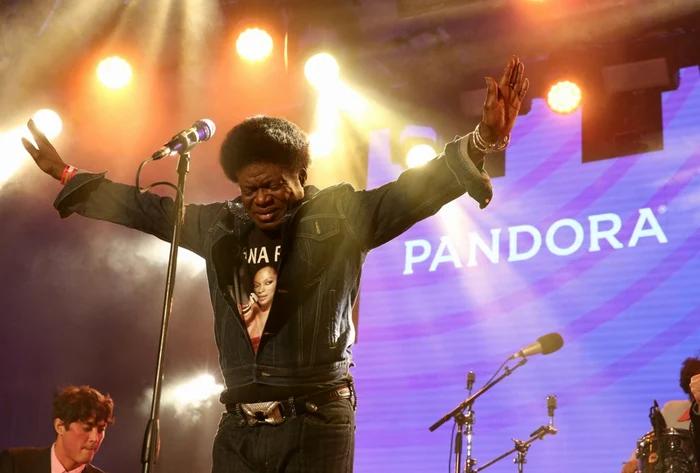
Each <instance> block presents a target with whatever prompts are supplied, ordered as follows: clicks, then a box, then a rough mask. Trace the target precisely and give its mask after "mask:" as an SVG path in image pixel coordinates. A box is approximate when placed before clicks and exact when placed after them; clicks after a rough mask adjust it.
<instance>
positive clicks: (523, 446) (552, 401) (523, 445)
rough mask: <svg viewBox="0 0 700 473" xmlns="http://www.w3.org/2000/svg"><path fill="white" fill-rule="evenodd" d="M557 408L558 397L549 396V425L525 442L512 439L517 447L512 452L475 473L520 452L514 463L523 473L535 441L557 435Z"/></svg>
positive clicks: (499, 457)
mask: <svg viewBox="0 0 700 473" xmlns="http://www.w3.org/2000/svg"><path fill="white" fill-rule="evenodd" d="M556 408H557V397H556V396H554V395H550V396H547V415H548V416H549V425H542V426H540V428H538V429H537V430H535V431H534V432H532V433H531V434H530V438H529V439H528V440H527V441H525V442H523V441H522V440H517V439H512V440H513V443H514V444H515V447H514V448H512V449H511V450H508V451H507V452H506V453H504V454H503V455H500V456H498V457H496V458H494V459H493V460H491V461H489V462H486V463H484V465H483V466H482V467H481V468H477V469H475V470H473V472H474V473H477V472H478V471H481V470H484V469H486V468H488V467H489V466H491V465H493V464H494V463H496V462H498V461H500V460H503V459H504V458H505V457H507V456H508V455H510V454H511V453H515V452H518V455H517V457H516V458H515V459H514V460H513V462H514V463H516V464H517V465H518V473H523V465H525V463H527V460H526V458H525V456H526V455H527V451H528V450H529V449H530V445H532V443H533V442H534V441H535V440H542V439H544V436H545V435H548V434H551V435H554V434H556V433H557V429H555V428H554V411H555V410H556Z"/></svg>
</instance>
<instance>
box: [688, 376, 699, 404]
mask: <svg viewBox="0 0 700 473" xmlns="http://www.w3.org/2000/svg"><path fill="white" fill-rule="evenodd" d="M690 393H691V394H692V395H693V397H694V398H695V402H697V403H698V404H700V374H696V375H695V376H693V377H692V378H690Z"/></svg>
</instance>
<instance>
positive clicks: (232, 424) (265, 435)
mask: <svg viewBox="0 0 700 473" xmlns="http://www.w3.org/2000/svg"><path fill="white" fill-rule="evenodd" d="M354 454H355V411H354V410H353V407H352V402H351V400H350V399H340V400H338V401H334V402H330V403H328V404H324V405H322V406H320V407H319V408H318V411H316V412H315V413H313V414H304V415H302V416H299V417H295V418H291V419H286V420H285V421H284V423H282V424H280V425H256V426H254V427H251V426H249V425H248V424H247V423H246V422H245V418H242V417H240V416H239V415H238V414H236V413H235V412H225V413H224V414H223V416H222V418H221V422H220V423H219V430H218V431H217V433H216V437H215V438H214V451H213V461H214V465H213V467H212V473H273V472H274V473H302V472H303V473H309V472H313V473H351V472H352V465H353V459H354Z"/></svg>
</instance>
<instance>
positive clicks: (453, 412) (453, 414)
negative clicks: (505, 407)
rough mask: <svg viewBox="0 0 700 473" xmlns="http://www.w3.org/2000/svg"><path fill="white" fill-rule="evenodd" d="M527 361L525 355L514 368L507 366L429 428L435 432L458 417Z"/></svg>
mask: <svg viewBox="0 0 700 473" xmlns="http://www.w3.org/2000/svg"><path fill="white" fill-rule="evenodd" d="M525 363H527V358H525V357H523V358H521V359H520V361H518V364H516V365H515V366H514V367H513V368H512V369H511V368H508V367H507V366H506V367H505V368H504V369H503V370H504V373H503V374H502V375H501V376H499V377H498V378H496V379H494V380H493V381H491V382H490V383H488V384H486V385H484V387H483V388H481V389H479V390H478V391H477V392H476V393H474V395H472V396H469V397H468V398H467V399H465V400H464V401H462V402H461V403H460V404H459V406H457V407H455V408H454V409H452V410H451V411H450V412H448V413H447V414H445V415H444V416H442V417H441V418H440V420H438V421H437V422H435V423H434V424H433V425H431V426H430V428H429V430H430V431H431V432H434V431H435V430H436V429H438V428H439V427H440V426H441V425H442V424H444V423H445V422H447V421H448V420H450V419H451V418H452V417H456V416H457V414H460V413H461V412H462V411H463V410H464V409H466V408H467V407H468V406H471V405H472V404H474V401H476V400H477V399H479V398H480V397H481V396H482V395H483V394H484V393H485V392H486V391H488V390H489V389H491V388H492V387H494V386H495V385H497V384H498V383H500V382H501V380H503V378H505V377H506V376H510V374H511V373H513V371H515V370H516V369H518V368H520V367H521V366H523V365H524V364H525Z"/></svg>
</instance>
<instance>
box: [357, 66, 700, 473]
mask: <svg viewBox="0 0 700 473" xmlns="http://www.w3.org/2000/svg"><path fill="white" fill-rule="evenodd" d="M681 72H682V74H681V85H680V88H679V89H678V90H676V91H674V92H670V93H666V94H664V97H663V118H664V128H665V131H664V140H665V148H664V150H663V151H659V152H652V153H647V154H641V155H634V156H627V157H623V158H617V159H610V160H605V161H598V162H593V163H587V164H583V163H582V162H581V114H580V112H579V113H574V114H571V115H568V116H559V115H556V114H554V113H552V112H551V111H549V109H548V108H547V105H546V104H545V103H544V102H543V101H542V100H536V101H535V102H534V103H533V108H532V111H531V112H530V113H529V114H528V115H526V116H523V117H521V118H520V119H519V121H518V124H517V126H516V129H515V130H514V133H513V137H512V144H511V146H510V148H509V150H508V155H507V174H506V176H505V177H502V178H498V179H495V180H494V189H495V196H494V200H493V203H492V204H491V205H489V207H488V208H487V209H486V210H483V211H480V210H479V209H478V206H477V205H476V203H475V202H473V201H472V200H471V199H469V198H468V197H463V198H461V199H459V200H458V201H456V202H453V203H451V204H449V205H447V206H446V207H444V208H443V209H442V210H441V211H440V213H439V214H438V215H437V216H435V217H432V218H430V219H428V220H427V221H424V222H421V223H419V224H417V225H415V226H414V227H413V228H411V229H410V230H409V231H408V232H406V233H405V234H404V235H402V236H401V237H399V238H397V239H396V240H394V241H392V242H390V243H388V244H386V245H384V246H383V247H381V248H379V249H377V250H375V251H373V252H372V253H371V254H370V256H369V258H368V260H367V263H366V265H365V268H364V273H363V280H362V290H361V307H360V320H361V324H360V327H359V343H358V344H357V346H356V348H355V349H354V358H355V361H356V363H357V368H355V370H354V373H355V376H356V379H357V388H358V391H359V395H360V404H359V410H358V420H357V423H358V427H357V453H356V468H355V471H356V472H380V471H381V472H386V471H391V472H399V471H410V472H430V473H433V472H436V471H447V468H448V465H447V462H448V453H449V446H450V437H451V433H450V432H451V427H452V424H451V423H448V424H445V425H444V426H443V427H442V428H440V429H439V430H438V431H436V432H433V433H431V432H429V431H428V427H429V426H430V425H431V424H432V423H433V422H434V421H436V420H437V419H439V418H440V417H441V416H442V415H443V414H444V413H446V412H448V411H450V410H451V409H452V408H454V407H456V406H457V404H459V402H460V401H462V400H463V399H464V398H466V396H467V393H466V390H465V377H466V374H467V373H468V371H469V370H470V369H471V370H474V371H475V373H476V375H477V382H476V387H477V388H478V387H480V386H481V385H482V384H483V383H484V382H485V381H486V380H487V379H488V378H489V377H490V376H491V374H492V373H493V372H494V371H495V370H496V368H497V367H498V366H499V365H500V364H501V362H502V361H504V360H505V358H506V357H507V356H509V355H511V354H512V353H514V352H515V351H517V350H518V349H519V348H520V347H522V346H524V345H527V344H528V343H530V342H532V341H534V340H535V339H536V338H537V337H539V336H541V335H543V334H545V333H548V332H559V333H561V334H562V336H563V337H564V340H565V345H564V348H563V349H562V350H560V351H559V352H557V353H555V354H552V355H550V356H538V357H536V358H532V359H530V361H529V363H528V364H526V365H525V366H524V367H522V368H520V369H519V370H518V371H516V372H515V373H514V374H513V375H512V376H510V377H509V378H506V379H505V380H504V381H503V382H502V383H501V384H499V385H498V386H496V388H494V389H493V390H492V391H491V392H489V393H487V394H486V395H485V396H484V397H482V398H481V399H480V400H479V401H478V402H477V403H476V406H475V410H476V424H475V426H474V430H475V443H474V457H475V458H476V459H477V460H478V465H479V464H484V463H485V462H486V461H488V460H490V459H491V458H493V457H495V456H497V455H499V454H500V453H503V452H505V451H507V450H509V449H510V448H512V446H513V444H512V441H511V438H512V437H515V438H518V439H522V440H525V439H527V438H528V435H529V434H530V432H532V431H534V430H535V429H536V428H537V427H539V426H540V425H542V424H545V423H547V421H548V418H547V411H546V396H547V395H548V394H555V395H557V397H558V403H559V408H558V410H557V411H556V419H555V426H556V427H557V429H558V430H559V432H558V434H557V435H555V436H553V437H547V438H545V440H544V441H541V442H540V441H538V442H537V443H536V444H535V445H534V446H533V447H532V448H531V450H530V452H529V454H528V463H527V464H526V465H525V471H528V470H530V471H536V472H538V473H555V472H556V473H559V472H561V471H575V472H584V471H595V472H603V471H605V472H618V471H620V468H621V464H622V462H623V461H626V460H627V459H628V458H629V456H630V453H631V452H632V451H633V450H634V448H635V443H636V440H637V439H638V438H639V437H641V436H642V435H643V434H644V433H646V432H647V431H648V430H649V419H648V410H649V407H650V406H651V405H652V403H653V400H654V399H657V400H658V401H659V403H664V402H666V401H668V400H671V399H682V398H683V396H684V395H683V393H682V392H681V390H680V388H679V387H678V373H679V368H680V364H681V362H682V361H683V359H685V358H686V357H688V356H691V355H694V354H696V353H697V351H698V350H699V349H700V289H699V288H698V285H700V258H699V257H698V252H700V177H699V176H698V172H697V171H698V169H699V168H700V118H698V117H700V79H699V77H698V68H692V69H686V70H683V71H681ZM401 170H402V169H401V167H400V166H398V165H396V164H393V163H392V162H391V158H390V155H389V133H388V131H378V132H375V133H374V134H373V136H372V138H371V146H370V160H369V182H368V187H370V188H371V187H375V186H378V185H381V184H383V183H384V182H386V181H388V180H392V179H395V178H396V177H397V176H398V174H399V173H400V172H401ZM478 465H477V466H478ZM489 471H492V472H493V473H496V472H507V471H517V470H516V465H514V464H513V463H512V456H511V458H508V459H505V460H503V461H501V462H500V463H499V464H496V465H494V466H492V467H491V468H490V469H489Z"/></svg>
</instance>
